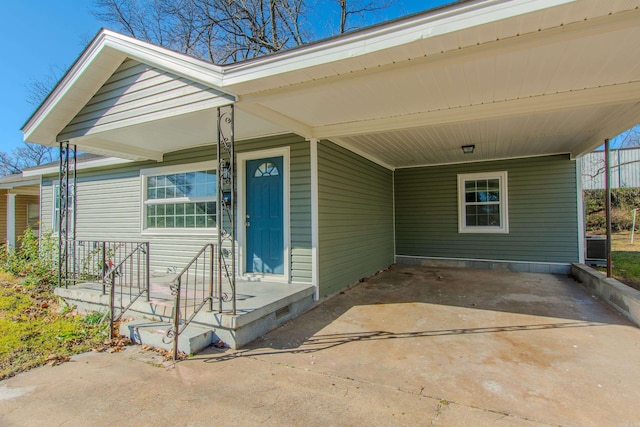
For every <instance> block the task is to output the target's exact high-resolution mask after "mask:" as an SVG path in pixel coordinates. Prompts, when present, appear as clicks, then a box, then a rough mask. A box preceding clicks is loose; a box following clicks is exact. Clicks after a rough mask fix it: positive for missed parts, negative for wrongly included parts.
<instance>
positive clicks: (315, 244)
mask: <svg viewBox="0 0 640 427" xmlns="http://www.w3.org/2000/svg"><path fill="white" fill-rule="evenodd" d="M309 152H310V158H311V283H312V284H313V286H315V288H316V292H315V295H314V299H315V300H316V301H318V300H319V299H320V243H319V240H320V239H319V228H318V226H319V219H318V204H319V201H318V140H317V139H316V138H311V139H310V140H309ZM394 239H395V236H394Z"/></svg>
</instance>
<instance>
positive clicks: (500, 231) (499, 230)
mask: <svg viewBox="0 0 640 427" xmlns="http://www.w3.org/2000/svg"><path fill="white" fill-rule="evenodd" d="M458 234H509V229H507V228H495V227H475V228H460V229H458Z"/></svg>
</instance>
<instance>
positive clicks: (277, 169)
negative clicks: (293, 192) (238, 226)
mask: <svg viewBox="0 0 640 427" xmlns="http://www.w3.org/2000/svg"><path fill="white" fill-rule="evenodd" d="M282 167H283V161H282V157H269V158H265V159H258V160H248V161H247V176H246V183H247V196H246V197H247V209H246V211H247V212H246V220H245V227H246V236H247V257H246V260H247V265H246V269H247V272H248V273H270V274H284V215H283V213H284V209H283V192H284V186H283V183H284V180H283V176H284V174H283V172H284V171H283V169H282Z"/></svg>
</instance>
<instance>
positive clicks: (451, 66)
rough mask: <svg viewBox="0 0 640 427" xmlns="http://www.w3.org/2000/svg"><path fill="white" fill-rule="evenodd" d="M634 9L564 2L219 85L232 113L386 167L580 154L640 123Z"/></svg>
mask: <svg viewBox="0 0 640 427" xmlns="http://www.w3.org/2000/svg"><path fill="white" fill-rule="evenodd" d="M638 5H640V2H638V1H611V2H601V1H578V2H567V3H566V4H563V5H561V6H557V7H555V8H551V9H542V10H540V11H537V12H532V13H529V14H526V15H524V16H518V17H511V18H508V19H504V20H497V21H494V22H490V23H485V24H482V25H478V26H474V27H471V28H466V29H462V30H459V31H455V32H448V33H443V34H442V35H439V36H431V37H424V38H420V39H419V40H415V41H413V42H410V43H406V44H403V45H402V46H394V47H392V48H389V49H384V50H378V51H375V52H371V53H368V54H365V55H355V54H354V55H353V57H350V58H345V59H342V60H336V61H333V62H331V63H330V64H322V65H317V66H313V67H307V68H301V69H298V70H294V71H290V72H286V73H281V74H280V75H279V76H278V80H275V79H274V78H272V85H273V87H272V88H270V89H267V90H265V89H264V86H265V82H267V83H268V82H269V79H265V81H263V82H262V83H263V84H262V86H261V87H260V88H261V90H258V91H256V92H252V91H253V90H255V89H257V87H256V86H255V85H254V83H255V82H246V83H239V84H227V85H226V87H227V89H229V90H232V91H233V92H234V93H237V94H239V95H241V102H240V103H239V105H238V106H239V108H242V109H246V110H247V111H251V112H253V113H254V114H256V115H263V116H264V117H269V118H270V119H271V120H275V121H278V120H280V123H281V124H282V125H285V126H286V125H287V123H295V124H297V125H298V127H299V129H298V131H299V132H300V133H302V134H306V135H305V136H308V137H316V138H320V139H330V140H332V141H334V142H336V143H339V144H341V145H344V146H346V147H348V148H351V149H353V150H354V151H357V152H360V153H361V154H364V155H366V156H368V157H370V158H373V159H375V160H377V161H379V162H381V163H383V164H386V165H388V166H390V167H406V166H415V165H429V164H441V163H450V162H461V161H469V160H489V159H497V158H510V157H522V156H535V155H543V154H556V153H571V154H572V155H573V156H578V155H580V154H583V153H585V152H588V151H591V150H592V149H594V148H595V147H597V146H598V145H600V144H601V143H602V141H603V139H604V138H607V137H613V136H615V135H616V134H618V133H619V132H621V131H623V130H625V129H627V128H629V127H631V126H633V125H634V124H636V123H638V122H640V61H638V58H640V43H638V40H640V11H639V10H638V9H637V7H638ZM443 19H444V18H443ZM433 29H434V31H435V30H436V29H437V24H434V27H433ZM231 81H232V80H229V82H231ZM468 144H475V145H476V147H477V150H476V153H475V154H474V155H473V156H464V155H463V154H462V151H461V149H460V147H461V146H462V145H468ZM471 157H473V158H471Z"/></svg>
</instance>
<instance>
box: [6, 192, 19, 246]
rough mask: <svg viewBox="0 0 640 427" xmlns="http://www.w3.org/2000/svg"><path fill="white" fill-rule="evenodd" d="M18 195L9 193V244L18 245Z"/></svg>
mask: <svg viewBox="0 0 640 427" xmlns="http://www.w3.org/2000/svg"><path fill="white" fill-rule="evenodd" d="M16 196H17V194H12V193H7V244H8V245H9V246H11V247H12V248H15V247H16Z"/></svg>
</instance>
